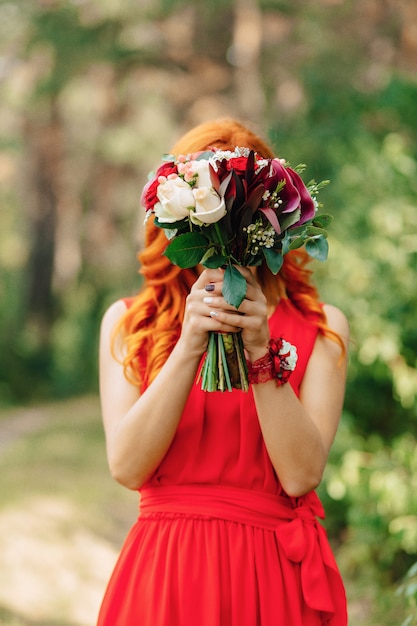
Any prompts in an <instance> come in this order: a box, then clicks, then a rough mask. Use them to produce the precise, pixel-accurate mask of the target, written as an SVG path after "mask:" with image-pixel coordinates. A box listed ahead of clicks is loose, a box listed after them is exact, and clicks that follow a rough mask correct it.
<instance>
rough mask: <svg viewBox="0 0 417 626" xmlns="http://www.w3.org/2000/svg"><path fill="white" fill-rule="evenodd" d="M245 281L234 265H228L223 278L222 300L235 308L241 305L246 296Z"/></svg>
mask: <svg viewBox="0 0 417 626" xmlns="http://www.w3.org/2000/svg"><path fill="white" fill-rule="evenodd" d="M246 287H247V284H246V279H245V277H244V276H242V274H241V273H240V272H239V270H238V269H236V267H235V266H234V265H228V266H227V267H226V270H225V272H224V278H223V290H222V294H223V298H224V299H225V300H226V302H228V303H229V304H231V305H232V306H234V307H236V308H237V309H238V308H239V307H240V305H241V304H242V302H243V300H244V299H245V296H246Z"/></svg>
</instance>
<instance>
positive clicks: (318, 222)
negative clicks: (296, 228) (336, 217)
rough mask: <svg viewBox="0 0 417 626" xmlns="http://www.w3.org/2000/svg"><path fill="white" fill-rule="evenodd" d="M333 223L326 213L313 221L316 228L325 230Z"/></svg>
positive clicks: (331, 217)
mask: <svg viewBox="0 0 417 626" xmlns="http://www.w3.org/2000/svg"><path fill="white" fill-rule="evenodd" d="M332 222H333V216H332V215H329V214H328V213H323V214H322V215H317V216H316V217H315V218H314V219H313V224H314V226H318V227H319V228H327V227H328V226H329V225H330V224H331V223H332Z"/></svg>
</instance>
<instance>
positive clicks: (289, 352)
mask: <svg viewBox="0 0 417 626" xmlns="http://www.w3.org/2000/svg"><path fill="white" fill-rule="evenodd" d="M278 354H279V355H281V356H284V355H285V359H282V361H281V364H282V367H283V369H286V370H290V371H291V372H293V371H294V370H295V366H296V365H297V360H298V354H297V348H296V347H295V346H293V345H292V344H291V343H290V342H289V341H285V339H282V348H281V350H280V351H279V353H278Z"/></svg>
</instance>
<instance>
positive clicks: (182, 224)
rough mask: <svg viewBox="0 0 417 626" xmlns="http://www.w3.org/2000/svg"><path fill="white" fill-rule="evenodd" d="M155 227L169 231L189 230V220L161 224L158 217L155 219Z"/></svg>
mask: <svg viewBox="0 0 417 626" xmlns="http://www.w3.org/2000/svg"><path fill="white" fill-rule="evenodd" d="M154 224H155V226H158V228H165V229H168V230H179V231H181V230H184V229H185V228H187V229H188V228H189V221H188V219H183V220H178V221H177V222H171V223H170V222H160V221H159V220H158V218H157V217H155V219H154Z"/></svg>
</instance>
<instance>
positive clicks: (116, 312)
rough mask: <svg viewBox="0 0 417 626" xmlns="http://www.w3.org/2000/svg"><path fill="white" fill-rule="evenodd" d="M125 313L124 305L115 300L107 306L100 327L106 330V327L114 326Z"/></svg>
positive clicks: (120, 301)
mask: <svg viewBox="0 0 417 626" xmlns="http://www.w3.org/2000/svg"><path fill="white" fill-rule="evenodd" d="M125 311H126V305H125V303H124V302H123V300H116V302H113V304H111V305H110V306H109V308H108V309H107V310H106V311H105V313H104V315H103V318H102V321H101V326H102V328H106V327H107V326H114V324H116V323H117V322H118V321H119V319H120V318H121V317H122V315H123V313H125Z"/></svg>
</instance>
